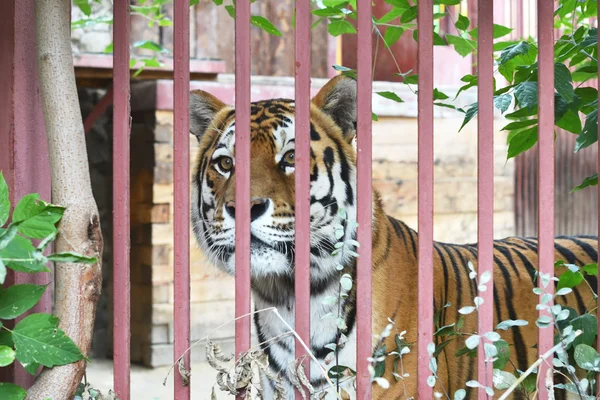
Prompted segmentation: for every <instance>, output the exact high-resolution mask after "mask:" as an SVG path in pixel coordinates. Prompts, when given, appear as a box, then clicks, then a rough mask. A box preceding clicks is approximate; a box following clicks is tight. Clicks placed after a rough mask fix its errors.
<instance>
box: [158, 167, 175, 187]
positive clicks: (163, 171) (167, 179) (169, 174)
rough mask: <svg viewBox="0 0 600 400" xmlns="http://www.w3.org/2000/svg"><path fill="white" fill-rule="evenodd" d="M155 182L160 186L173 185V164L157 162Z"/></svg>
mask: <svg viewBox="0 0 600 400" xmlns="http://www.w3.org/2000/svg"><path fill="white" fill-rule="evenodd" d="M154 182H156V183H158V184H163V185H164V184H172V183H173V163H169V162H157V163H156V165H155V166H154Z"/></svg>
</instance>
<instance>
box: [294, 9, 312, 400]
mask: <svg viewBox="0 0 600 400" xmlns="http://www.w3.org/2000/svg"><path fill="white" fill-rule="evenodd" d="M310 22H311V13H310V1H309V0H303V1H297V2H296V37H295V51H296V80H295V90H296V96H295V98H296V121H295V127H296V132H295V138H296V144H295V155H294V157H295V160H296V161H295V164H296V171H295V180H296V182H295V183H296V191H295V196H296V201H295V203H296V204H295V208H294V209H295V229H296V243H295V246H296V265H295V274H296V276H295V301H296V303H295V329H296V332H298V334H299V335H300V337H301V338H302V340H304V342H305V343H306V344H307V346H310ZM306 356H307V352H306V349H305V348H304V347H303V346H302V345H301V344H300V342H299V341H298V340H297V341H296V353H295V357H296V359H299V358H300V357H306ZM309 367H310V359H308V358H307V362H306V363H305V370H306V373H307V376H310V368H309ZM302 398H303V396H302V394H301V393H300V392H299V391H297V390H296V399H297V400H300V399H302Z"/></svg>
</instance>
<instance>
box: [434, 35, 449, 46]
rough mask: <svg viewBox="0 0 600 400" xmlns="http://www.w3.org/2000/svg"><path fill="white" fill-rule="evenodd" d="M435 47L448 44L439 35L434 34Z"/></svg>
mask: <svg viewBox="0 0 600 400" xmlns="http://www.w3.org/2000/svg"><path fill="white" fill-rule="evenodd" d="M433 45H434V46H445V45H446V42H445V41H444V39H443V38H442V37H441V36H440V35H439V34H438V33H437V32H433Z"/></svg>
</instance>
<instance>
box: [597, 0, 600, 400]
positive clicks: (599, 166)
mask: <svg viewBox="0 0 600 400" xmlns="http://www.w3.org/2000/svg"><path fill="white" fill-rule="evenodd" d="M596 26H600V1H599V2H598V17H597V18H596ZM598 50H600V43H598ZM596 85H597V89H598V100H599V101H600V79H598V80H597V82H596ZM598 137H600V124H598ZM597 157H598V161H597V163H596V172H597V173H598V172H600V148H598V149H597ZM597 190H598V204H596V207H597V208H598V237H599V239H598V247H600V185H598V187H597ZM597 263H598V264H599V265H600V253H599V254H598V260H597ZM596 293H600V279H598V283H597V288H596ZM598 328H600V321H598ZM599 332H600V331H599ZM596 348H597V349H600V335H599V336H598V337H597V338H596ZM598 379H600V374H598V375H596V381H598ZM596 393H597V396H600V387H597V392H596Z"/></svg>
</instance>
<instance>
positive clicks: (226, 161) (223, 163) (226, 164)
mask: <svg viewBox="0 0 600 400" xmlns="http://www.w3.org/2000/svg"><path fill="white" fill-rule="evenodd" d="M217 163H218V164H219V167H220V168H221V169H222V170H223V171H224V172H228V171H230V170H231V169H232V168H233V159H232V158H231V157H220V158H219V159H218V160H217Z"/></svg>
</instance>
